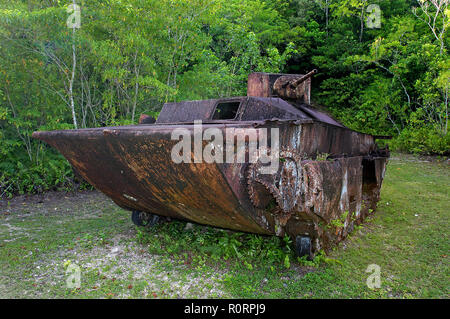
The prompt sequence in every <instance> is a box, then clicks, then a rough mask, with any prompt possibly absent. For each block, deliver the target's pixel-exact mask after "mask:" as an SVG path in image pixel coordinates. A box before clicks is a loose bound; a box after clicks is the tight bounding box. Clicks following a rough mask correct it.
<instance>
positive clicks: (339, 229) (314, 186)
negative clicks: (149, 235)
mask: <svg viewBox="0 0 450 319" xmlns="http://www.w3.org/2000/svg"><path fill="white" fill-rule="evenodd" d="M314 73H315V71H312V72H310V73H308V74H306V75H285V74H271V73H252V74H250V75H249V78H248V91H247V96H243V97H231V98H223V99H215V100H202V101H186V102H180V103H166V104H165V105H164V107H163V109H162V111H161V113H160V115H159V117H158V119H157V120H156V122H155V121H154V120H153V121H151V120H152V119H150V118H148V117H147V118H146V117H145V116H144V117H141V121H140V122H141V124H139V125H131V126H118V127H102V128H89V129H78V130H60V131H50V132H35V133H34V134H33V137H34V138H37V139H40V140H43V141H45V142H47V143H48V144H50V145H51V146H53V147H55V148H56V149H58V150H59V151H60V152H61V153H62V154H63V155H64V156H65V158H67V160H68V161H69V162H70V164H71V165H72V166H73V167H74V168H75V170H76V171H77V172H78V173H79V174H80V175H81V176H82V177H83V178H84V179H86V181H88V182H89V183H90V184H92V185H93V186H94V187H95V188H97V189H98V190H100V191H101V192H103V193H104V194H106V195H107V196H109V197H110V198H111V199H112V200H113V201H114V202H115V203H116V204H117V205H119V206H120V207H123V208H125V209H127V210H130V211H132V220H133V222H134V223H135V224H137V225H145V224H147V225H151V224H153V223H154V222H155V220H156V219H157V218H158V216H166V217H170V218H175V219H181V220H186V221H193V222H196V223H200V224H206V225H211V226H216V227H221V228H227V229H233V230H239V231H244V232H252V233H258V234H267V235H276V236H284V235H286V234H287V235H289V236H290V237H291V238H292V239H293V242H294V243H295V248H296V251H297V253H298V255H300V256H303V255H307V256H309V257H310V258H311V257H313V256H314V255H315V254H316V253H317V252H318V251H319V250H321V249H323V250H325V251H328V250H329V249H330V248H331V247H333V245H335V244H337V243H338V242H339V241H341V240H342V239H343V238H345V237H346V235H347V234H348V233H349V232H351V231H352V229H353V227H354V225H358V224H360V223H361V222H362V221H363V220H364V218H365V217H367V216H368V215H369V214H370V213H372V212H373V211H374V210H375V208H376V205H377V201H378V200H379V196H380V189H381V183H382V180H383V177H384V172H385V168H386V163H387V159H388V157H389V151H388V149H387V148H386V149H380V148H379V147H378V146H377V145H376V143H375V140H376V139H377V138H387V137H383V136H373V135H368V134H363V133H358V132H355V131H353V130H351V129H349V128H346V127H344V126H343V125H341V124H340V123H338V122H337V121H335V120H334V119H333V118H331V117H330V116H329V115H328V114H326V113H325V112H322V111H319V110H317V109H315V108H313V107H312V106H311V105H310V104H309V103H310V89H311V76H312V75H313V74H314ZM149 119H150V121H148V120H149ZM152 122H155V123H152ZM145 123H152V124H145ZM211 130H212V131H213V133H214V134H207V132H209V133H211ZM174 132H176V134H174ZM220 134H222V135H223V137H222V140H221V139H220V138H218V136H219V135H220ZM174 135H175V138H174ZM206 135H208V136H209V139H208V138H205V136H206ZM213 135H214V137H215V138H214V139H213ZM183 138H184V140H183ZM182 140H183V143H185V144H183V145H184V149H183V148H180V147H179V146H180V143H181V142H182ZM222 141H226V142H227V143H226V144H225V143H222V144H221V143H220V142H222ZM199 145H200V146H199ZM226 151H230V152H226ZM208 152H209V153H208ZM229 153H230V154H231V155H229ZM205 154H206V155H208V154H210V155H211V156H210V158H209V160H207V159H208V158H207V156H206V157H205V158H202V155H205ZM174 156H175V157H177V156H178V157H179V156H182V160H181V161H180V159H179V158H178V159H176V158H174ZM199 157H200V158H199ZM211 157H213V159H214V160H213V161H211ZM220 159H222V160H220ZM238 159H240V160H238Z"/></svg>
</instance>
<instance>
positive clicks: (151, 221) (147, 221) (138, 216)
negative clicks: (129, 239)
mask: <svg viewBox="0 0 450 319" xmlns="http://www.w3.org/2000/svg"><path fill="white" fill-rule="evenodd" d="M131 221H132V222H133V224H135V225H136V226H139V227H152V226H155V225H156V224H157V223H158V221H159V216H158V215H154V214H150V213H145V212H140V211H138V210H134V211H133V212H132V213H131Z"/></svg>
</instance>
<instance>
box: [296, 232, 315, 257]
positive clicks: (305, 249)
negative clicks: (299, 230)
mask: <svg viewBox="0 0 450 319" xmlns="http://www.w3.org/2000/svg"><path fill="white" fill-rule="evenodd" d="M295 252H296V253H297V255H298V256H299V257H303V256H307V259H308V260H312V253H311V238H309V237H307V236H297V237H296V238H295Z"/></svg>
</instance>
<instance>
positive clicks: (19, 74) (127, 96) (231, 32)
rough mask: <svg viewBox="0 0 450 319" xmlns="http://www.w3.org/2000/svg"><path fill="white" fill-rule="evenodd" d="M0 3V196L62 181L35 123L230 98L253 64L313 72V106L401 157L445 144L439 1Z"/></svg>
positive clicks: (448, 72)
mask: <svg viewBox="0 0 450 319" xmlns="http://www.w3.org/2000/svg"><path fill="white" fill-rule="evenodd" d="M73 2H76V3H77V5H79V6H80V8H81V12H80V17H81V19H80V27H79V28H78V25H77V24H76V23H77V22H78V21H77V19H76V16H77V12H78V11H77V10H73V6H72V9H71V10H70V9H69V10H68V6H69V5H70V4H72V3H73ZM0 3H1V5H0V195H11V194H13V193H16V192H39V191H43V190H47V189H52V188H55V187H71V185H72V184H73V183H72V182H73V175H72V172H71V169H70V166H69V164H68V163H67V162H66V161H65V160H64V159H63V158H62V157H61V156H60V155H57V154H56V153H55V152H54V151H53V150H51V149H50V148H49V147H47V146H46V145H44V144H42V143H41V142H38V141H34V140H32V139H31V137H30V136H31V133H32V132H33V131H35V130H51V129H68V128H74V127H78V128H82V127H92V126H105V125H113V124H130V123H136V122H137V118H138V117H139V114H141V113H148V114H152V115H157V113H158V111H159V110H160V109H161V107H162V104H163V103H164V102H166V101H180V100H186V99H206V98H214V97H223V96H232V95H243V94H245V89H246V85H245V82H246V78H247V75H248V74H249V73H250V72H253V71H266V72H291V73H295V72H297V73H305V72H307V71H309V70H311V69H313V68H317V69H318V70H319V74H318V75H317V77H316V78H315V79H314V91H313V102H314V104H316V105H320V106H325V107H327V108H328V109H329V110H330V111H331V112H332V113H333V114H334V115H335V116H336V117H337V118H338V119H340V120H341V121H342V122H343V123H344V124H345V125H347V126H349V127H351V128H353V129H356V130H359V131H363V132H367V133H376V134H386V135H392V136H394V140H393V141H392V143H391V148H394V149H397V150H401V151H407V152H414V153H422V154H448V152H449V149H450V138H449V135H448V88H449V78H450V68H449V66H450V59H449V56H448V51H447V50H448V42H449V41H448V37H447V33H446V29H447V27H448V24H449V22H448V18H449V15H450V10H449V8H448V0H419V1H415V0H373V1H368V0H315V1H312V0H290V1H288V0H270V1H269V0H267V1H264V0H246V1H241V0H214V1H210V0H108V1H104V0H102V1H100V0H76V1H73V0H66V1H63V0H1V1H0ZM373 4H376V5H378V6H379V8H380V12H381V15H380V21H379V22H380V25H379V26H380V27H379V28H377V27H376V26H377V23H376V22H377V19H374V18H373V17H374V13H373V11H372V10H373V6H370V5H373ZM367 20H368V21H369V22H367ZM67 21H68V22H72V24H71V25H68V24H67ZM374 26H375V27H374Z"/></svg>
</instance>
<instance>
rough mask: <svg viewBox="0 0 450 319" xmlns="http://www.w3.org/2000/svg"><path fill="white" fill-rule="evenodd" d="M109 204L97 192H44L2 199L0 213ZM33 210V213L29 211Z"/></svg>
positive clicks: (104, 197)
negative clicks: (98, 203)
mask: <svg viewBox="0 0 450 319" xmlns="http://www.w3.org/2000/svg"><path fill="white" fill-rule="evenodd" d="M93 201H98V202H102V201H103V202H107V201H109V202H111V200H109V199H108V198H107V197H106V196H105V195H103V194H102V193H100V192H97V191H78V192H55V191H51V192H46V193H43V194H36V195H19V196H15V197H13V198H11V199H7V198H3V199H1V200H0V213H2V214H5V212H11V211H27V210H29V211H30V213H32V212H36V209H37V210H39V208H48V207H49V206H53V207H55V208H57V209H62V210H64V209H65V208H73V207H74V206H75V205H79V204H86V203H89V202H93ZM29 207H32V208H33V211H32V212H31V210H30V209H29Z"/></svg>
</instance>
